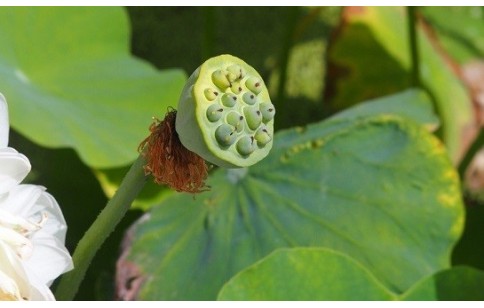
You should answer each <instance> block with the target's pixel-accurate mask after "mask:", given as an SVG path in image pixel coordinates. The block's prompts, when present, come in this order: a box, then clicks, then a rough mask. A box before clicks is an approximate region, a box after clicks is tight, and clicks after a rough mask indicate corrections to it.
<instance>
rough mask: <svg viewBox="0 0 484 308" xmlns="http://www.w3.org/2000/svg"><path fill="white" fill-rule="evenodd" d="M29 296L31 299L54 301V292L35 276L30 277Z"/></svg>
mask: <svg viewBox="0 0 484 308" xmlns="http://www.w3.org/2000/svg"><path fill="white" fill-rule="evenodd" d="M29 282H30V297H29V300H31V301H55V297H54V294H52V291H51V290H50V289H49V287H48V286H46V285H45V284H43V283H42V282H41V281H39V280H38V279H36V278H33V277H30V281H29Z"/></svg>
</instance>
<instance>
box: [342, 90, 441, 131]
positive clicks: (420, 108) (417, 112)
mask: <svg viewBox="0 0 484 308" xmlns="http://www.w3.org/2000/svg"><path fill="white" fill-rule="evenodd" d="M377 114H396V115H399V116H400V117H403V118H405V119H409V120H412V121H415V122H417V123H419V124H421V125H423V126H424V127H426V128H427V129H428V130H429V131H434V130H435V129H436V128H437V127H438V126H439V118H438V117H437V115H436V114H435V112H434V108H433V106H432V101H431V99H430V97H429V96H428V95H427V94H426V93H425V91H422V90H418V89H409V90H406V91H403V92H400V93H398V94H393V95H388V96H384V97H379V98H376V99H373V100H370V101H367V102H363V103H360V104H358V105H356V106H354V107H353V108H350V109H348V110H344V111H342V112H340V113H338V114H336V115H334V117H333V118H339V119H348V120H351V119H356V118H360V117H365V116H371V115H377Z"/></svg>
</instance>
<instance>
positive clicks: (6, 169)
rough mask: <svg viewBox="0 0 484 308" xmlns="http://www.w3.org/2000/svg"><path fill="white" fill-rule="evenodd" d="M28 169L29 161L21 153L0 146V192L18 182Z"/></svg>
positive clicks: (29, 167)
mask: <svg viewBox="0 0 484 308" xmlns="http://www.w3.org/2000/svg"><path fill="white" fill-rule="evenodd" d="M30 169H31V166H30V162H29V160H28V158H27V157H25V156H24V155H23V154H20V153H18V152H17V151H15V150H14V149H12V148H0V194H3V193H5V192H7V191H8V190H10V188H11V187H12V186H14V185H16V184H18V183H20V182H21V181H22V180H23V179H24V178H25V177H26V176H27V174H28V173H29V171H30Z"/></svg>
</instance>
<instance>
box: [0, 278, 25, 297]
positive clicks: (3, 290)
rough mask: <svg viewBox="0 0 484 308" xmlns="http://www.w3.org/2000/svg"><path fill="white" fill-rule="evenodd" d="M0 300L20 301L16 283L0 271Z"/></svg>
mask: <svg viewBox="0 0 484 308" xmlns="http://www.w3.org/2000/svg"><path fill="white" fill-rule="evenodd" d="M0 300H1V301H5V300H11V301H18V300H22V296H21V295H20V290H19V289H18V286H17V283H16V282H15V280H13V279H12V278H11V277H9V276H8V275H6V274H5V273H3V272H2V271H0Z"/></svg>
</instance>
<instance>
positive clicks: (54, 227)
mask: <svg viewBox="0 0 484 308" xmlns="http://www.w3.org/2000/svg"><path fill="white" fill-rule="evenodd" d="M34 211H36V212H34ZM40 213H47V221H46V222H45V224H44V225H43V227H42V230H43V231H44V232H47V233H49V234H52V235H53V236H55V237H56V238H57V239H58V241H59V242H61V243H65V239H66V232H67V224H66V221H65V219H64V216H63V215H62V211H61V209H60V207H59V204H58V203H57V201H56V200H55V199H54V197H52V195H51V194H49V193H47V192H45V191H42V194H41V195H40V197H39V199H38V200H37V202H36V205H35V208H33V209H32V210H31V211H30V213H29V214H30V216H32V215H39V214H40Z"/></svg>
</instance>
